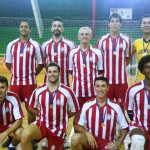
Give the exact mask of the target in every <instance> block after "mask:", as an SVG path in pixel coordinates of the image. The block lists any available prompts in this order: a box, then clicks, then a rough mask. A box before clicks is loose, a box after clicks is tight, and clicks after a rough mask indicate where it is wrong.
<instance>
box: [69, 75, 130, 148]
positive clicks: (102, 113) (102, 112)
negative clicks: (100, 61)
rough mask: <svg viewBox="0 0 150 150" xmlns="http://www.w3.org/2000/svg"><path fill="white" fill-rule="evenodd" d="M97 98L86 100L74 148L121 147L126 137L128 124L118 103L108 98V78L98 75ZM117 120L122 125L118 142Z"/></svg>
mask: <svg viewBox="0 0 150 150" xmlns="http://www.w3.org/2000/svg"><path fill="white" fill-rule="evenodd" d="M94 86H95V92H96V98H94V99H91V100H89V101H88V102H86V103H85V104H84V105H83V107H82V110H81V114H80V116H79V119H78V121H77V124H76V125H75V130H76V131H77V133H75V134H74V135H73V136H72V142H71V143H72V150H83V149H93V150H94V149H95V150H105V149H107V150H114V149H119V147H120V145H121V143H122V142H123V140H124V138H125V137H126V134H127V131H128V124H127V122H126V120H125V117H124V115H123V112H122V110H121V107H120V106H119V105H118V103H116V102H113V101H111V100H110V99H109V98H107V96H106V95H107V92H108V89H109V87H108V80H107V78H105V77H97V78H95V82H94ZM116 122H117V123H118V124H119V125H120V127H121V136H120V138H119V140H118V141H117V142H116V141H115V137H116Z"/></svg>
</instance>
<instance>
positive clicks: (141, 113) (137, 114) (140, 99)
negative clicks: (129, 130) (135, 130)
mask: <svg viewBox="0 0 150 150" xmlns="http://www.w3.org/2000/svg"><path fill="white" fill-rule="evenodd" d="M147 94H148V96H149V97H150V92H147ZM125 109H126V110H127V111H128V110H133V120H132V121H131V123H130V125H131V126H137V127H140V128H142V129H144V130H146V131H150V109H148V99H147V96H146V92H145V90H144V82H143V80H142V81H140V82H138V83H136V84H134V85H133V86H131V87H130V88H129V89H128V90H127V93H126V99H125Z"/></svg>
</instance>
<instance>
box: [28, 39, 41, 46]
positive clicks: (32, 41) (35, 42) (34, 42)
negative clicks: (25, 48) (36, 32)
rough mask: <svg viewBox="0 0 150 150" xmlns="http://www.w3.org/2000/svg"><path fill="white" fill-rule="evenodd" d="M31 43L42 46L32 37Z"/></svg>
mask: <svg viewBox="0 0 150 150" xmlns="http://www.w3.org/2000/svg"><path fill="white" fill-rule="evenodd" d="M30 43H31V44H32V45H34V46H40V44H39V43H38V42H37V41H36V40H34V39H32V38H30Z"/></svg>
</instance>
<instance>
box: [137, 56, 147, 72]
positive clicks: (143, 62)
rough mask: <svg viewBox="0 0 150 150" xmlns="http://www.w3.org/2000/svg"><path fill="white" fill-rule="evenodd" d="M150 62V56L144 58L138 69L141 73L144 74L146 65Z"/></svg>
mask: <svg viewBox="0 0 150 150" xmlns="http://www.w3.org/2000/svg"><path fill="white" fill-rule="evenodd" d="M149 62H150V55H146V56H143V57H142V58H141V59H140V61H139V63H138V69H139V70H140V72H141V73H143V69H144V65H145V64H147V63H149Z"/></svg>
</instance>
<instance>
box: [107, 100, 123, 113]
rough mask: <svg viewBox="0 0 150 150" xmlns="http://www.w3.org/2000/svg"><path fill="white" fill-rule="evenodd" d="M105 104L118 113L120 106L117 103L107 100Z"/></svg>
mask: <svg viewBox="0 0 150 150" xmlns="http://www.w3.org/2000/svg"><path fill="white" fill-rule="evenodd" d="M107 104H108V105H109V106H110V107H111V108H112V109H113V110H115V111H118V110H120V109H121V108H120V105H119V102H115V101H113V100H111V99H109V98H107Z"/></svg>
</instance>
